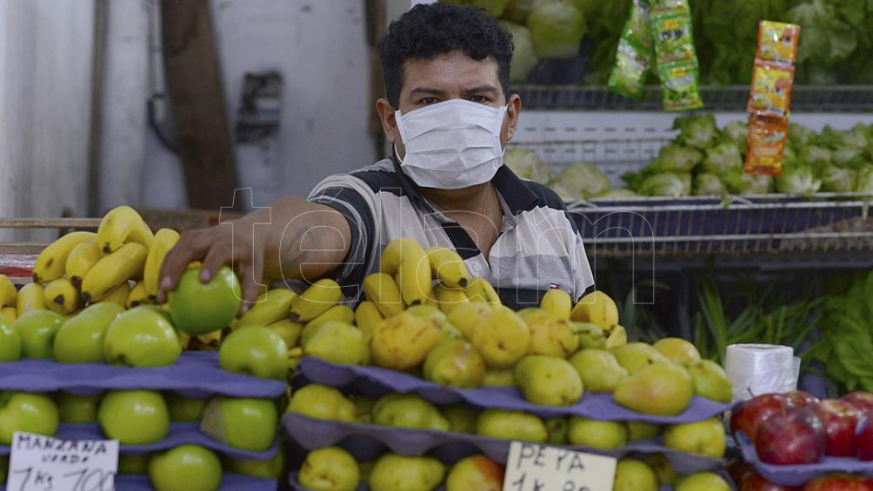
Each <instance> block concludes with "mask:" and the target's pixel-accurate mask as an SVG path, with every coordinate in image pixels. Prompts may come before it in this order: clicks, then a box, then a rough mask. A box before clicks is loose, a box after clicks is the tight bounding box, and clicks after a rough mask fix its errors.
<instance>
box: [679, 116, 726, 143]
mask: <svg viewBox="0 0 873 491" xmlns="http://www.w3.org/2000/svg"><path fill="white" fill-rule="evenodd" d="M673 129H676V130H679V138H678V140H679V141H680V142H682V143H684V144H686V145H689V146H692V147H695V148H699V149H701V150H706V149H707V148H709V147H710V146H712V144H713V143H714V142H715V141H716V140H717V139H718V138H719V131H718V128H717V127H716V125H715V116H713V115H712V114H695V115H691V116H685V117H679V118H676V119H675V120H674V121H673Z"/></svg>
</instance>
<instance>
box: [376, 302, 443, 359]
mask: <svg viewBox="0 0 873 491" xmlns="http://www.w3.org/2000/svg"><path fill="white" fill-rule="evenodd" d="M442 337H443V332H442V330H441V329H440V328H439V327H438V326H436V325H435V324H434V323H433V322H430V321H428V320H427V319H422V318H421V317H417V316H414V315H412V314H409V313H406V312H401V313H399V314H396V315H392V316H391V317H389V318H387V319H384V320H382V321H381V322H379V323H378V324H377V325H376V327H375V329H373V333H372V337H371V338H370V350H371V351H372V354H373V362H374V363H375V364H376V365H378V366H380V367H384V368H391V369H394V370H408V369H410V368H414V367H416V366H418V365H420V364H421V362H423V361H424V358H425V357H426V356H427V354H428V352H430V350H431V349H433V347H434V346H436V345H437V343H439V342H440V340H441V339H442Z"/></svg>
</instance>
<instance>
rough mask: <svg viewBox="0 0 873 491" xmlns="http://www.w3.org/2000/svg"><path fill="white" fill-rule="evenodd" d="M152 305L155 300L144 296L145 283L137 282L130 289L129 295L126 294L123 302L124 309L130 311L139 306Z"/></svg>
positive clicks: (146, 295)
mask: <svg viewBox="0 0 873 491" xmlns="http://www.w3.org/2000/svg"><path fill="white" fill-rule="evenodd" d="M154 303H155V299H154V298H153V297H150V296H148V294H146V287H145V282H144V281H137V282H136V284H135V285H133V288H131V289H130V293H128V295H127V298H126V299H125V301H124V307H125V308H128V309H132V308H134V307H139V306H140V305H153V304H154Z"/></svg>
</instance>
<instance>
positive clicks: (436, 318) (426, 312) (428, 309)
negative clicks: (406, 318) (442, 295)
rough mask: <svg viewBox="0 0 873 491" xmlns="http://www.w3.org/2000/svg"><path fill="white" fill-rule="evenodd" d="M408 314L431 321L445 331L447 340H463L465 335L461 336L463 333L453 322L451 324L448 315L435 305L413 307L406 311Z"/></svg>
mask: <svg viewBox="0 0 873 491" xmlns="http://www.w3.org/2000/svg"><path fill="white" fill-rule="evenodd" d="M406 312H407V313H409V314H412V315H414V316H416V317H421V318H422V319H426V320H429V321H430V322H433V323H434V324H435V325H436V326H437V327H439V328H440V330H442V331H443V335H444V336H445V337H447V338H453V339H463V338H464V335H463V334H461V331H459V330H458V328H456V327H455V326H454V325H452V323H451V322H449V320H448V317H446V314H445V313H443V311H442V310H440V309H439V308H437V307H434V306H433V305H413V306H412V307H409V308H408V309H406Z"/></svg>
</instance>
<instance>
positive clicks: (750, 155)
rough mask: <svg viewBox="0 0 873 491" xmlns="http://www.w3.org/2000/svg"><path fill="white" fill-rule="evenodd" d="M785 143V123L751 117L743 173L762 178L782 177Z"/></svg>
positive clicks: (786, 132)
mask: <svg viewBox="0 0 873 491" xmlns="http://www.w3.org/2000/svg"><path fill="white" fill-rule="evenodd" d="M786 141H788V124H787V123H786V122H783V121H781V120H773V119H767V118H761V117H757V116H753V117H752V118H751V121H749V147H748V151H747V152H746V163H745V166H744V168H743V171H744V172H745V173H747V174H757V175H762V176H779V175H782V151H783V150H784V149H785V142H786Z"/></svg>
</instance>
